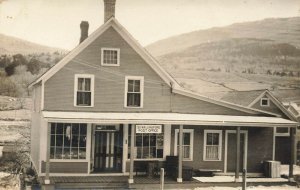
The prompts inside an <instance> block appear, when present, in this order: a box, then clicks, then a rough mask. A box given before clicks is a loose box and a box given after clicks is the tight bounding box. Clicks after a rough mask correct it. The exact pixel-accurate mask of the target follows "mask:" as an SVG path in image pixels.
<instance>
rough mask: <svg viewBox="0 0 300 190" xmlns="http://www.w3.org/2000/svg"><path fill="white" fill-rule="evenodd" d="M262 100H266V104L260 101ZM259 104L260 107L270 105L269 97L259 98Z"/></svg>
mask: <svg viewBox="0 0 300 190" xmlns="http://www.w3.org/2000/svg"><path fill="white" fill-rule="evenodd" d="M263 100H267V102H268V104H267V105H264V104H263V103H262V102H263ZM260 106H262V107H269V106H270V99H269V98H261V99H260Z"/></svg>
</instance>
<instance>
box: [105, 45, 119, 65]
mask: <svg viewBox="0 0 300 190" xmlns="http://www.w3.org/2000/svg"><path fill="white" fill-rule="evenodd" d="M101 65H103V66H120V49H118V48H101Z"/></svg>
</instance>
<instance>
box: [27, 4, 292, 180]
mask: <svg viewBox="0 0 300 190" xmlns="http://www.w3.org/2000/svg"><path fill="white" fill-rule="evenodd" d="M104 2H105V23H104V24H103V25H102V26H101V27H100V28H98V29H97V30H96V31H95V32H94V33H92V34H91V35H89V36H87V29H88V24H87V22H83V23H82V24H81V30H82V31H81V33H82V38H81V41H82V42H81V43H80V44H79V45H78V46H77V47H76V48H75V49H74V50H73V51H71V52H70V53H69V54H68V55H66V57H64V58H63V59H62V60H61V61H60V62H59V63H57V64H56V65H55V66H53V67H52V68H51V69H50V70H49V71H48V72H46V73H45V74H44V75H42V76H41V77H40V78H38V79H37V80H36V81H35V82H33V83H32V84H31V86H32V87H33V99H34V108H33V113H32V128H31V160H32V163H33V165H34V167H35V169H36V171H37V173H38V175H39V176H45V183H46V184H47V183H51V181H50V180H49V176H76V175H79V176H95V175H102V176H109V175H120V176H128V179H129V180H128V182H129V183H134V174H135V171H136V169H137V168H135V167H137V165H136V164H135V163H137V162H139V163H140V162H144V163H147V162H151V161H157V162H160V163H164V162H165V161H166V157H167V156H174V155H177V156H179V157H178V158H179V162H178V167H177V171H178V176H177V181H178V182H181V181H182V166H190V167H193V168H194V169H210V170H212V169H214V170H220V171H221V172H223V173H228V174H230V173H234V172H236V175H237V174H238V172H239V171H240V170H241V169H243V168H246V169H247V170H248V172H250V173H261V172H262V162H263V161H265V160H272V159H273V158H274V152H273V145H274V139H273V133H274V128H275V127H282V128H285V129H289V131H290V133H291V134H293V132H294V128H295V127H296V126H297V123H296V122H293V121H291V120H290V119H289V118H284V117H282V115H280V114H276V113H273V112H270V111H269V110H260V109H257V108H256V107H247V106H242V105H238V104H234V103H228V102H225V101H222V100H214V99H211V98H209V97H205V96H201V95H198V94H196V93H194V92H191V91H189V90H186V89H184V88H182V87H181V86H180V85H179V84H178V83H177V82H176V81H175V80H174V79H173V78H172V77H171V76H170V75H169V74H168V73H167V72H166V71H165V70H163V69H162V67H161V66H160V65H159V64H158V63H157V61H156V60H155V59H154V58H153V57H152V56H151V55H150V54H149V53H148V52H147V51H146V50H145V49H144V48H143V47H141V45H139V43H138V42H137V41H136V40H135V39H134V38H133V37H132V36H131V35H130V34H129V33H128V32H127V31H126V29H125V28H124V27H122V26H121V24H120V23H119V22H118V21H117V20H116V19H115V17H114V11H115V0H105V1H104ZM239 139H240V140H239ZM291 139H292V138H291ZM236 160H238V161H236ZM236 163H238V164H236ZM237 177H238V176H237Z"/></svg>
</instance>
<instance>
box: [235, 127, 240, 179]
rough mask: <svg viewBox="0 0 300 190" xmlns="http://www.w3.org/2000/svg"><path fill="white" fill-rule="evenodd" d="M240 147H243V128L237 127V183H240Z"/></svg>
mask: <svg viewBox="0 0 300 190" xmlns="http://www.w3.org/2000/svg"><path fill="white" fill-rule="evenodd" d="M240 147H241V127H237V128H236V162H235V182H238V181H239V172H240Z"/></svg>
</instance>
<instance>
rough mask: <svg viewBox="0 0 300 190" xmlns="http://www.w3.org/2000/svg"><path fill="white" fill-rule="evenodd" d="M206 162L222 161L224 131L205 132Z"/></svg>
mask: <svg viewBox="0 0 300 190" xmlns="http://www.w3.org/2000/svg"><path fill="white" fill-rule="evenodd" d="M204 140H205V141H204V150H203V151H204V154H203V160H204V161H221V156H222V154H221V151H222V131H221V130H204Z"/></svg>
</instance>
